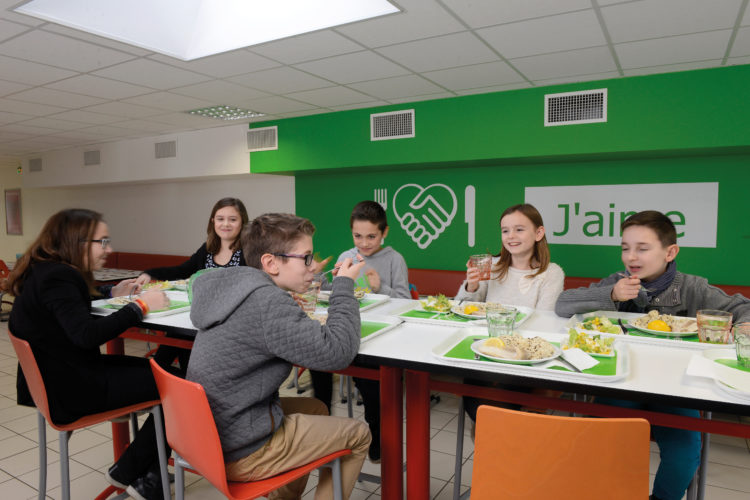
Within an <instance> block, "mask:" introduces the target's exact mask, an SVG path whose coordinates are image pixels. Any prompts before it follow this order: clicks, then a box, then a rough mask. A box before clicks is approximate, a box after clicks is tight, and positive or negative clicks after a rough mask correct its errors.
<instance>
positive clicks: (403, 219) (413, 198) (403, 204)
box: [393, 184, 456, 250]
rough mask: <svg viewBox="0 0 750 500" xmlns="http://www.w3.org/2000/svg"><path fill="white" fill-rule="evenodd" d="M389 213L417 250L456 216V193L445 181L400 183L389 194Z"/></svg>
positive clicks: (443, 229)
mask: <svg viewBox="0 0 750 500" xmlns="http://www.w3.org/2000/svg"><path fill="white" fill-rule="evenodd" d="M393 213H394V214H395V215H396V219H398V221H399V223H400V224H401V227H402V228H403V230H404V231H406V234H408V235H409V236H410V237H411V239H412V241H414V243H416V244H417V246H418V247H419V248H421V249H423V250H424V249H425V248H427V247H428V246H430V243H432V242H433V241H435V240H436V239H437V238H438V237H439V236H440V233H442V232H443V231H445V228H447V227H448V226H450V224H451V222H452V221H453V217H455V215H456V193H454V192H453V190H452V189H451V188H449V187H448V186H446V185H445V184H431V185H429V186H427V187H426V188H423V187H422V186H420V185H419V184H404V185H403V186H401V187H400V188H398V190H397V191H396V194H394V195H393Z"/></svg>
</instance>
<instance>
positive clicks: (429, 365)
mask: <svg viewBox="0 0 750 500" xmlns="http://www.w3.org/2000/svg"><path fill="white" fill-rule="evenodd" d="M410 302H412V301H409V300H407V299H391V300H390V301H388V302H386V303H384V304H382V305H380V306H378V307H375V308H373V309H370V310H368V311H366V312H363V313H362V318H363V319H366V318H367V317H368V316H383V315H388V314H389V313H390V312H391V311H395V310H397V309H402V308H403V307H404V305H406V304H408V303H410ZM567 321H568V319H567V318H561V317H559V316H557V315H555V314H554V313H553V312H552V311H535V312H534V314H533V315H532V317H531V318H529V319H528V320H527V321H526V322H525V323H523V324H522V325H521V327H520V328H519V330H520V331H521V332H522V333H524V334H529V333H531V334H538V335H540V336H542V337H546V338H548V339H550V340H558V337H559V338H560V339H561V338H562V337H563V336H564V335H565V333H564V332H565V323H566V322H567ZM144 326H148V327H150V328H158V327H159V326H162V327H165V328H164V329H165V330H169V329H170V328H175V329H179V330H182V333H185V332H188V331H191V330H192V331H195V328H194V327H193V325H192V323H191V322H190V315H189V313H181V314H174V315H171V316H164V317H161V318H154V319H153V320H151V319H147V320H146V321H145V322H144ZM458 328H461V327H460V326H455V325H446V326H439V325H431V324H420V323H414V322H404V323H402V324H401V325H399V326H398V327H396V328H394V329H392V330H390V331H388V332H386V333H383V334H382V335H379V336H377V337H376V338H373V339H371V340H369V341H367V342H364V343H362V345H361V347H360V351H359V352H360V355H361V357H362V359H364V360H365V361H367V360H368V358H369V359H370V360H372V359H377V360H379V361H381V362H382V363H383V364H386V363H394V364H396V365H398V366H402V367H405V368H409V367H413V368H414V369H419V370H425V371H429V372H432V373H441V372H447V373H453V374H460V373H464V372H465V373H466V374H470V375H471V374H474V375H476V373H477V372H488V373H493V372H494V373H498V374H506V375H512V376H515V377H518V376H522V377H525V376H526V374H525V373H523V370H524V368H525V367H518V366H515V365H505V364H502V363H489V362H488V363H472V364H473V365H477V366H481V368H477V366H472V367H470V368H466V367H465V366H462V364H461V363H460V362H456V363H451V362H448V361H446V360H445V359H441V358H439V357H437V356H435V355H434V354H433V349H434V348H435V347H437V346H439V345H440V344H441V343H445V342H446V341H447V340H449V339H450V338H451V337H452V336H454V335H455V333H456V331H457V329H458ZM628 346H629V349H630V350H629V358H630V366H629V373H628V376H627V377H626V378H624V379H623V380H618V381H614V382H599V381H596V380H591V379H585V380H576V379H575V377H570V376H569V374H567V375H566V374H565V372H559V371H557V370H546V371H545V373H540V370H533V373H531V374H530V375H529V378H530V379H536V380H546V381H552V382H553V383H554V382H560V381H562V382H567V383H568V386H567V390H570V389H571V387H572V388H574V389H575V388H576V387H577V388H578V389H580V390H575V392H586V389H587V388H588V389H589V391H588V392H589V393H599V394H606V393H608V392H612V393H614V394H612V395H613V396H619V397H624V396H625V395H628V394H629V395H630V396H631V399H639V397H638V394H633V393H643V394H647V395H650V396H651V397H652V398H653V395H658V396H664V397H665V398H672V399H674V398H684V399H685V401H683V402H685V403H690V402H691V401H688V400H693V401H692V403H693V404H686V406H687V407H704V408H705V407H706V406H709V407H711V406H714V404H716V409H717V410H719V411H727V412H730V413H740V414H750V404H748V403H747V402H746V401H743V400H740V399H737V398H734V397H732V396H731V395H728V394H726V393H724V392H723V391H720V390H719V389H718V388H717V386H716V383H715V382H714V381H713V380H710V379H707V378H699V377H692V376H687V375H686V374H685V369H686V367H687V365H688V362H689V360H690V358H691V356H692V355H693V353H698V352H700V350H699V349H697V348H691V347H690V346H689V344H688V343H686V342H684V343H683V342H679V343H678V342H675V344H674V346H673V345H665V346H661V345H649V344H642V343H637V342H629V343H628ZM546 372H548V373H546ZM571 384H572V385H571ZM726 403H729V404H730V405H731V406H728V405H726ZM737 405H740V406H737ZM732 406H733V407H732ZM706 409H708V408H706ZM710 409H714V408H710Z"/></svg>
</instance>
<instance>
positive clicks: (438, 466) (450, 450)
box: [0, 323, 750, 500]
mask: <svg viewBox="0 0 750 500" xmlns="http://www.w3.org/2000/svg"><path fill="white" fill-rule="evenodd" d="M6 328H7V323H0V499H3V500H5V499H8V500H15V499H31V498H36V497H37V479H38V476H37V474H38V454H37V453H38V452H37V430H36V413H35V410H33V409H30V408H25V407H20V406H17V405H16V403H15V382H16V357H15V353H14V352H13V348H12V347H11V345H10V342H9V340H8V337H7V335H6V334H5V331H6ZM147 349H148V348H147V346H146V344H143V343H139V342H135V341H133V342H130V341H129V342H128V344H127V347H126V351H127V352H128V354H134V355H141V354H143V353H144V352H146V350H147ZM303 381H304V378H303ZM293 394H294V391H288V394H287V395H293ZM457 408H458V399H457V398H456V397H455V396H453V395H451V394H440V402H439V403H438V404H436V405H435V406H434V407H433V408H432V413H431V419H430V427H431V430H432V433H431V435H432V441H431V453H430V471H431V479H430V496H431V498H434V499H449V498H452V493H453V477H454V476H453V466H454V458H453V457H454V450H455V443H456V411H457ZM354 412H355V417H356V418H360V419H361V418H362V408H361V407H355V408H354ZM334 413H335V414H337V415H346V405H345V404H341V403H337V404H336V405H335V409H334ZM732 418H734V417H732ZM744 418H748V417H744ZM466 436H467V437H466V440H465V445H464V453H463V463H464V465H463V475H462V480H461V483H462V492H463V491H465V490H466V489H468V487H469V485H470V484H471V469H472V464H473V460H472V457H473V451H474V449H473V445H472V442H471V439H470V438H469V437H468V426H467V430H466ZM47 440H48V445H47V447H48V455H47V456H48V463H49V466H48V479H47V485H48V486H47V495H48V497H50V498H59V497H60V480H59V458H58V453H57V451H58V449H59V446H58V442H57V433H56V432H54V431H52V429H49V428H48V431H47ZM70 450H71V452H70V453H71V461H70V476H71V484H72V498H75V499H85V498H94V497H95V496H96V495H97V494H98V493H99V492H100V491H101V490H102V489H104V487H105V486H106V485H107V483H106V481H105V479H104V471H105V470H106V469H107V467H109V466H110V465H111V464H112V447H111V443H110V425H109V424H102V425H98V426H96V427H92V428H90V429H86V430H83V431H79V432H76V433H74V434H73V437H72V438H71V440H70ZM709 457H710V462H711V463H710V465H709V469H708V486H707V488H706V498H707V499H708V500H747V499H748V498H750V444H749V443H748V442H747V441H746V440H743V439H737V438H729V437H723V436H714V437H713V439H712V441H711V451H710V454H709ZM651 458H652V463H651V472H652V474H653V472H654V471H655V470H656V466H657V465H658V460H659V458H658V452H657V451H656V448H655V446H653V443H652V453H651ZM364 471H365V472H369V473H371V474H375V475H378V474H379V472H380V468H379V466H378V465H373V464H371V463H370V462H365V467H364ZM652 478H653V475H652ZM186 482H187V484H188V488H187V492H186V495H187V498H189V499H220V498H223V497H222V496H221V495H219V494H218V493H217V491H216V490H215V489H214V488H213V487H212V486H211V485H210V484H208V483H207V482H206V481H205V480H203V479H202V478H200V477H197V476H192V475H189V477H187V478H186ZM314 484H315V478H314V477H311V479H310V481H309V484H308V488H309V491H308V492H307V493H306V494H305V496H304V499H305V500H311V499H312V498H313V493H314V491H313V490H314ZM379 498H380V486H379V485H378V484H373V483H368V482H360V483H357V486H356V489H355V491H354V494H353V495H352V499H353V500H364V499H379Z"/></svg>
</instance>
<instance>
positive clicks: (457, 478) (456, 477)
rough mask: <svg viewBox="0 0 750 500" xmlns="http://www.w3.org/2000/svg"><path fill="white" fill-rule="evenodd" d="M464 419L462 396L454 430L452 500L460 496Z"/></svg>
mask: <svg viewBox="0 0 750 500" xmlns="http://www.w3.org/2000/svg"><path fill="white" fill-rule="evenodd" d="M465 421H466V412H465V411H464V398H459V403H458V428H457V430H456V464H455V466H454V468H453V500H458V499H459V498H461V467H462V466H463V454H464V425H465Z"/></svg>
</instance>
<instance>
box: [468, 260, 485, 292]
mask: <svg viewBox="0 0 750 500" xmlns="http://www.w3.org/2000/svg"><path fill="white" fill-rule="evenodd" d="M481 277H482V272H481V271H480V270H479V269H478V268H476V267H471V261H467V262H466V291H467V292H470V293H473V292H476V291H477V290H478V289H479V282H480V281H481Z"/></svg>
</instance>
